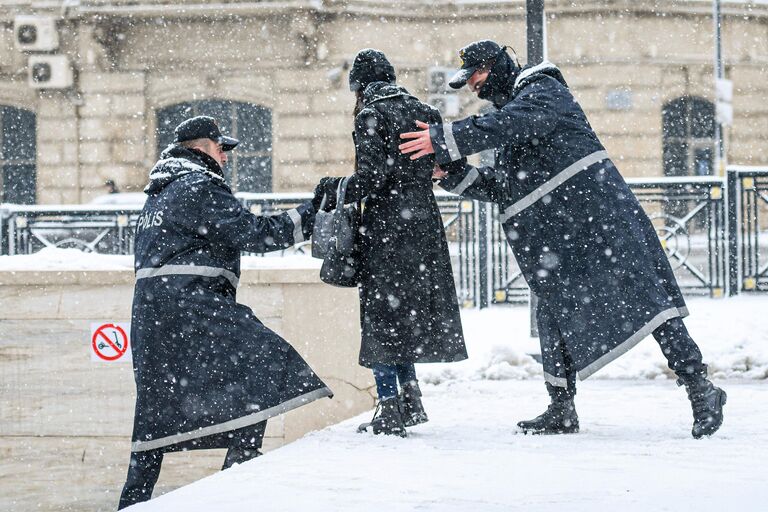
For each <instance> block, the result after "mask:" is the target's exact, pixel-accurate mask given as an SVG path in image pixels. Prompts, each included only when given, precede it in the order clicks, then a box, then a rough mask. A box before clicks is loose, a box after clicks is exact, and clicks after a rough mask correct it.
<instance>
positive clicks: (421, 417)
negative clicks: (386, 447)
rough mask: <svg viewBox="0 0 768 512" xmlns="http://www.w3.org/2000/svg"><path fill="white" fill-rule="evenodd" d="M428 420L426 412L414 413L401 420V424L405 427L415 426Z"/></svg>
mask: <svg viewBox="0 0 768 512" xmlns="http://www.w3.org/2000/svg"><path fill="white" fill-rule="evenodd" d="M428 421H429V418H428V417H427V415H426V413H424V414H415V415H413V416H411V417H410V418H408V420H405V421H403V424H405V426H406V427H415V426H416V425H421V424H423V423H426V422H428Z"/></svg>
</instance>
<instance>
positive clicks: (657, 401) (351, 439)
mask: <svg viewBox="0 0 768 512" xmlns="http://www.w3.org/2000/svg"><path fill="white" fill-rule="evenodd" d="M689 308H690V309H691V312H692V315H691V317H690V318H689V319H688V320H687V322H686V323H687V325H688V327H689V330H690V331H691V334H692V335H693V337H694V338H695V339H696V340H697V341H698V343H699V345H700V346H701V348H702V351H703V352H704V357H705V360H706V361H707V362H708V363H709V364H710V370H711V372H712V374H713V375H714V376H715V377H717V378H718V379H719V380H717V381H716V382H717V384H718V385H720V386H722V387H723V388H724V389H725V390H726V391H727V392H728V403H727V405H726V408H725V413H726V418H725V423H724V425H723V427H722V428H721V430H720V431H719V432H718V433H717V434H716V435H715V436H713V437H712V438H708V439H701V440H694V439H693V438H691V436H690V429H691V422H692V419H691V409H690V405H689V402H688V400H687V398H686V396H685V392H684V390H683V389H682V388H678V387H677V386H676V385H675V384H674V382H673V381H672V380H671V377H670V375H669V373H668V371H667V370H666V364H665V361H664V358H663V356H662V355H661V352H660V351H659V348H658V346H657V345H656V343H655V342H654V341H653V340H652V339H651V338H648V339H647V340H644V341H643V342H642V343H641V344H640V345H638V346H637V347H635V348H634V349H633V350H632V351H630V352H629V353H628V354H626V355H624V356H623V357H621V358H619V359H618V360H617V361H615V362H614V363H612V364H611V365H609V366H608V367H607V368H605V369H604V370H602V371H601V372H600V373H598V374H597V375H595V377H593V378H591V379H589V380H587V381H585V382H580V383H579V394H578V395H577V399H576V402H577V408H578V411H579V415H580V419H581V433H579V434H577V435H572V436H525V435H522V434H518V433H516V429H515V423H516V422H517V421H519V420H520V419H527V418H531V417H533V416H536V415H537V414H539V413H540V412H541V411H542V410H543V408H544V407H545V405H546V404H547V403H548V397H547V396H546V392H545V389H544V385H543V382H542V380H541V376H540V375H541V369H540V366H539V365H538V363H536V362H535V361H534V360H533V358H531V357H530V356H529V355H527V354H528V353H529V352H535V351H537V349H538V344H537V343H536V342H535V340H531V339H530V338H528V336H527V334H526V333H527V332H528V331H527V329H528V310H527V308H524V307H509V308H505V307H495V308H491V309H489V310H484V311H465V312H463V315H462V316H463V319H464V329H465V333H466V335H467V342H468V346H469V352H470V359H469V360H468V361H464V362H461V363H456V364H451V365H448V364H446V365H442V364H440V365H419V366H418V370H419V373H420V375H421V378H422V381H423V382H428V383H430V384H426V385H424V392H425V397H424V401H425V406H426V408H427V412H428V413H429V416H430V422H429V423H428V424H426V425H421V426H419V427H415V428H413V429H410V436H409V437H408V438H407V439H399V438H389V437H383V436H381V437H375V436H373V435H372V434H357V433H355V427H356V426H357V425H358V424H359V423H361V422H363V421H367V420H368V419H369V418H370V414H371V413H366V414H363V415H360V416H358V417H357V418H353V419H351V420H348V421H345V422H342V423H340V424H338V425H335V426H333V427H330V428H327V429H325V430H322V431H320V432H314V433H311V434H309V435H307V436H305V437H304V438H302V439H300V440H298V441H296V442H294V443H292V444H290V445H288V446H286V447H283V448H280V449H278V450H275V451H273V452H270V453H268V454H266V455H265V456H264V457H261V458H259V459H256V460H253V461H250V462H247V463H245V464H242V465H240V466H238V467H235V468H232V469H230V470H228V471H225V472H221V473H218V474H215V475H213V476H211V477H208V478H206V479H203V480H201V481H199V482H196V483H193V484H191V485H188V486H186V487H183V488H181V489H177V490H176V491H173V492H171V493H169V494H166V495H164V496H161V497H159V498H156V499H154V500H152V501H150V502H147V503H144V504H141V505H138V506H136V507H135V508H134V509H131V510H137V511H140V512H143V511H146V512H151V511H166V510H184V511H185V512H196V511H201V512H202V511H209V510H217V511H221V512H246V511H252V510H260V511H270V512H272V511H275V512H277V511H307V510H311V511H313V512H325V511H329V512H330V511H334V512H337V511H338V512H344V511H350V512H352V511H354V512H359V511H368V510H386V511H387V512H398V511H433V510H434V511H440V512H453V511H456V512H467V511H471V512H475V511H478V512H497V511H509V510H525V511H527V512H528V511H532V512H536V511H541V512H562V511H564V510H567V511H569V512H579V511H584V512H587V511H588V512H594V511H596V510H597V511H614V510H621V511H622V512H627V511H637V512H649V511H687V510H695V511H696V512H709V511H712V512H722V511H723V510H733V511H739V512H746V511H762V510H765V503H766V502H767V501H768V486H766V485H765V461H766V460H768V428H766V425H768V407H765V405H766V404H768V380H765V379H766V374H767V372H768V315H765V314H764V313H763V312H764V311H768V297H766V296H763V297H760V296H742V297H737V298H733V299H727V300H713V299H703V298H698V299H692V300H690V301H689ZM724 377H727V379H726V380H721V379H723V378H724Z"/></svg>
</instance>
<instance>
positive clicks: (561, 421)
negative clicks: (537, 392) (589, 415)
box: [517, 383, 579, 434]
mask: <svg viewBox="0 0 768 512" xmlns="http://www.w3.org/2000/svg"><path fill="white" fill-rule="evenodd" d="M547 391H548V392H549V396H550V398H551V399H552V403H550V404H549V406H548V407H547V410H546V411H544V413H543V414H541V415H540V416H537V417H536V418H534V419H532V420H528V421H520V422H518V424H517V426H518V427H520V429H521V430H522V431H523V433H525V434H575V433H576V432H578V431H579V416H578V415H577V414H576V406H575V405H574V403H573V394H572V393H569V392H568V391H567V390H565V389H564V388H558V387H556V386H553V385H551V384H550V383H547Z"/></svg>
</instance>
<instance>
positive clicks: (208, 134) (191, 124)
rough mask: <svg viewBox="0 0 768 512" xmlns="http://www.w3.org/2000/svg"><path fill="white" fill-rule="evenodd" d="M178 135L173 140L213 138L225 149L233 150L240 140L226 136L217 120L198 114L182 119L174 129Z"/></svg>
mask: <svg viewBox="0 0 768 512" xmlns="http://www.w3.org/2000/svg"><path fill="white" fill-rule="evenodd" d="M173 133H174V134H175V135H176V137H175V138H174V139H173V142H185V141H188V140H195V139H211V140H212V141H214V142H216V143H217V144H221V149H222V150H224V151H232V150H233V149H235V146H237V145H238V144H240V141H239V140H237V139H233V138H232V137H225V136H224V135H222V134H221V130H219V125H217V124H216V120H215V119H214V118H212V117H208V116H197V117H192V118H190V119H187V120H186V121H182V122H181V124H179V126H177V127H176V129H175V130H173Z"/></svg>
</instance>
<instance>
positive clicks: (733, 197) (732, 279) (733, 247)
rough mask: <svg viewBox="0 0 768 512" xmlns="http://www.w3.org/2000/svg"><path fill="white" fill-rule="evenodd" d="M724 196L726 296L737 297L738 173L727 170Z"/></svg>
mask: <svg viewBox="0 0 768 512" xmlns="http://www.w3.org/2000/svg"><path fill="white" fill-rule="evenodd" d="M725 194H726V197H727V198H728V224H727V227H726V231H727V232H728V295H729V296H730V297H733V296H734V295H738V293H739V291H740V290H741V279H739V274H740V272H739V269H740V267H741V260H740V258H739V231H740V229H741V226H740V225H739V203H740V199H741V187H740V183H739V171H737V170H736V169H728V172H727V179H726V186H725Z"/></svg>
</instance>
